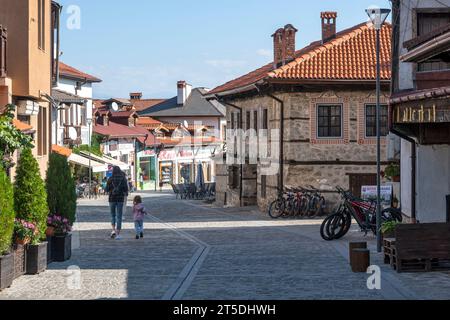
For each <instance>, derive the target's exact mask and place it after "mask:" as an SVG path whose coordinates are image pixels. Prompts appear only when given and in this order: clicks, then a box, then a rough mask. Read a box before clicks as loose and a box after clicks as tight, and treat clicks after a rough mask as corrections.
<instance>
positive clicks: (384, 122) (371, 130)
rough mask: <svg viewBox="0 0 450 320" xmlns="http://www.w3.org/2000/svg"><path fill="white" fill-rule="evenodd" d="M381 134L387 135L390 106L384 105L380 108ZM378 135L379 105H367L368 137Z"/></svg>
mask: <svg viewBox="0 0 450 320" xmlns="http://www.w3.org/2000/svg"><path fill="white" fill-rule="evenodd" d="M380 123H381V127H380V134H381V136H382V137H384V136H387V135H388V133H389V130H388V107H387V105H382V106H381V108H380ZM376 136H377V106H376V105H366V137H376Z"/></svg>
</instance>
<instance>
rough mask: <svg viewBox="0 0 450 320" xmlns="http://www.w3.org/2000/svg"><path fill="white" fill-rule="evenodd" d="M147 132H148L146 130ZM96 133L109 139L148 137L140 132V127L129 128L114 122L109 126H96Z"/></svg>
mask: <svg viewBox="0 0 450 320" xmlns="http://www.w3.org/2000/svg"><path fill="white" fill-rule="evenodd" d="M145 131H146V132H148V131H147V130H146V129H145ZM94 132H95V133H97V134H99V135H102V136H107V137H109V138H136V137H145V135H146V132H144V131H142V130H140V128H138V127H134V128H133V127H128V126H124V125H121V124H118V123H115V122H112V121H110V122H109V125H107V126H103V125H100V124H98V125H96V126H94Z"/></svg>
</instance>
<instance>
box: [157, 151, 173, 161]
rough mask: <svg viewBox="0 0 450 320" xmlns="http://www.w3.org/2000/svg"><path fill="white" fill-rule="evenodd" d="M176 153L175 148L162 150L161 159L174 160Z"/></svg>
mask: <svg viewBox="0 0 450 320" xmlns="http://www.w3.org/2000/svg"><path fill="white" fill-rule="evenodd" d="M175 158H176V153H175V152H174V151H173V150H166V151H161V153H160V154H159V160H174V159H175Z"/></svg>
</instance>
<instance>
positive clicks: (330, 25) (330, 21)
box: [320, 11, 337, 43]
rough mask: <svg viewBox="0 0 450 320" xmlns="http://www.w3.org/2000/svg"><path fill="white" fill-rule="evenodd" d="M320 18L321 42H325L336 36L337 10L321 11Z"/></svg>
mask: <svg viewBox="0 0 450 320" xmlns="http://www.w3.org/2000/svg"><path fill="white" fill-rule="evenodd" d="M320 18H321V19H322V43H325V42H327V41H329V40H331V39H334V38H335V37H336V18H337V12H333V11H328V12H322V13H320Z"/></svg>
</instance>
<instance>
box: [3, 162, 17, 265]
mask: <svg viewBox="0 0 450 320" xmlns="http://www.w3.org/2000/svg"><path fill="white" fill-rule="evenodd" d="M14 218H15V214H14V201H13V187H12V185H11V181H10V180H9V177H8V176H7V175H6V173H5V170H4V169H3V168H2V167H1V166H0V256H1V255H3V254H5V253H7V252H8V251H9V250H10V247H11V241H12V237H13V232H14Z"/></svg>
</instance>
